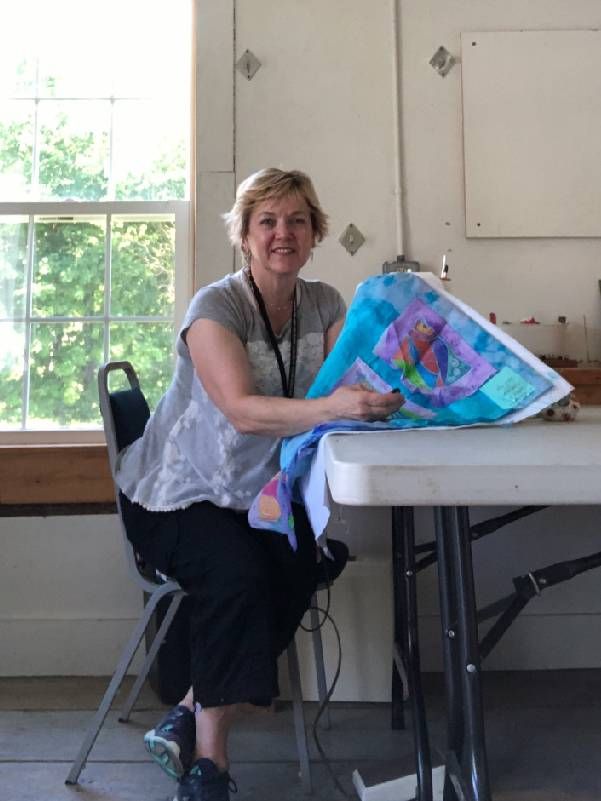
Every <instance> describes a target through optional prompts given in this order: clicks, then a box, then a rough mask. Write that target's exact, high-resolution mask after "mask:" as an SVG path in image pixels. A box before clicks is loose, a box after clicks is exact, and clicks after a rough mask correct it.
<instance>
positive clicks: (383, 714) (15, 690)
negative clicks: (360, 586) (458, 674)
mask: <svg viewBox="0 0 601 801" xmlns="http://www.w3.org/2000/svg"><path fill="white" fill-rule="evenodd" d="M105 684H106V681H104V680H102V679H89V678H85V679H81V678H64V679H0V801H171V799H172V798H173V795H174V792H175V785H174V783H173V782H171V781H170V780H169V779H168V778H167V777H166V776H164V774H163V773H162V772H161V771H160V770H159V769H158V768H157V767H156V766H155V765H154V764H153V763H152V762H151V761H150V760H149V758H148V757H147V754H146V752H145V751H144V749H143V746H142V735H143V733H144V731H145V730H146V729H148V728H150V727H151V725H152V724H153V723H154V722H155V721H156V720H157V719H158V718H160V717H161V715H162V714H163V711H164V709H165V708H164V707H163V706H162V705H161V704H160V703H159V702H158V701H157V700H156V697H155V696H154V694H153V693H152V691H151V690H150V689H145V691H144V693H143V694H142V696H141V698H140V700H139V701H138V705H137V708H136V710H135V711H134V714H133V716H132V719H131V721H130V723H128V724H120V723H118V721H117V718H116V712H111V713H110V715H109V717H108V719H107V721H106V723H105V726H104V728H103V730H102V731H101V734H100V736H99V738H98V741H97V743H96V745H95V747H94V748H93V750H92V752H91V755H90V759H89V761H88V764H87V766H86V768H85V769H84V771H83V773H82V776H81V780H80V784H79V786H78V787H66V786H65V784H64V780H65V777H66V775H67V773H68V771H69V768H70V764H71V760H72V759H73V758H74V756H75V753H76V751H77V748H78V746H79V743H80V742H81V739H82V737H83V732H84V730H85V727H86V724H87V722H88V720H89V718H90V713H91V710H93V709H94V708H95V705H96V704H97V702H98V700H99V699H100V697H101V695H102V692H103V691H104V687H105ZM426 689H427V703H428V714H429V719H430V725H431V733H432V740H433V745H434V749H435V753H436V752H438V753H439V750H438V751H437V749H442V748H444V731H445V724H444V702H443V698H442V691H441V682H440V677H439V676H427V677H426ZM484 695H485V709H486V719H487V741H488V752H489V763H490V773H491V781H492V786H493V794H494V799H495V801H599V799H601V767H600V765H601V759H600V754H601V670H587V671H549V672H536V673H530V672H528V673H524V672H520V673H487V674H485V687H484ZM307 707H308V718H309V720H311V719H312V718H311V714H312V713H314V711H315V705H312V704H308V705H307ZM332 723H333V727H332V729H331V730H330V731H329V732H322V733H321V735H320V741H321V743H322V745H323V748H324V749H325V751H326V753H327V755H328V757H329V759H330V760H331V763H332V766H333V769H334V771H335V773H336V775H337V776H338V777H339V778H340V781H341V782H342V784H343V786H344V787H345V788H346V789H347V792H348V794H349V797H350V798H356V795H355V794H354V791H353V788H352V784H351V779H350V777H351V773H352V770H353V769H354V768H359V769H360V770H361V772H362V774H363V775H364V776H365V778H366V779H367V783H368V784H369V783H370V780H375V779H376V777H377V778H382V777H386V776H389V777H392V776H393V775H395V773H396V775H399V774H402V773H404V772H413V770H412V768H411V749H412V742H411V734H410V732H405V731H391V730H390V727H389V708H388V706H387V705H385V704H335V705H333V707H332ZM312 754H313V758H314V760H315V761H314V762H313V778H314V784H315V788H316V789H315V794H314V795H313V799H315V801H326V799H327V801H342V799H343V796H342V794H341V793H340V792H338V791H337V790H336V789H335V788H334V786H333V784H332V780H331V778H330V776H329V775H328V773H327V771H326V770H325V768H324V766H323V765H322V764H321V763H320V762H319V760H318V758H317V756H316V754H317V752H316V750H315V748H314V747H312ZM231 756H232V768H231V773H232V775H233V777H234V778H235V779H236V781H237V783H238V788H239V792H238V794H237V795H235V796H232V801H234V799H235V800H236V801H271V800H272V799H274V800H275V799H278V801H281V799H285V800H286V801H301V799H304V798H306V796H305V795H304V793H303V792H302V788H301V786H300V783H299V780H298V765H297V763H296V745H295V740H294V732H293V726H292V716H291V710H290V709H289V707H287V706H286V705H282V706H281V708H279V709H278V710H277V711H276V712H262V713H258V714H254V715H249V716H247V717H246V718H245V719H243V720H242V721H241V724H240V726H239V728H238V730H237V731H236V732H235V733H234V735H233V737H232V741H231Z"/></svg>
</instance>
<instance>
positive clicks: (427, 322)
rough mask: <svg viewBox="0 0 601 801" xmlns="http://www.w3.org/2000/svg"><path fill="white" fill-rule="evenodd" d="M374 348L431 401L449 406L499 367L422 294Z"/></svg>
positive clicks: (405, 383) (415, 390)
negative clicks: (493, 365) (493, 364)
mask: <svg viewBox="0 0 601 801" xmlns="http://www.w3.org/2000/svg"><path fill="white" fill-rule="evenodd" d="M374 352H375V354H376V355H377V356H379V357H380V358H381V359H383V360H384V361H386V362H388V364H389V365H390V366H391V367H393V368H395V369H397V370H399V371H400V372H401V376H400V383H401V384H402V385H403V386H405V387H406V388H407V390H408V391H409V392H412V393H416V394H418V395H422V396H424V397H427V399H428V402H429V405H430V406H438V407H442V406H448V405H449V404H451V403H453V402H455V401H458V400H461V399H462V398H466V397H468V396H469V395H472V394H473V393H474V392H476V390H478V389H479V388H480V386H481V385H482V383H483V382H484V381H486V380H487V379H489V378H490V377H491V376H492V375H494V374H495V372H496V370H495V369H494V367H492V365H491V364H489V362H487V361H485V360H484V359H483V358H482V357H481V356H479V355H478V354H477V353H476V351H475V350H473V349H472V348H471V347H470V346H469V345H468V344H467V343H466V342H465V340H464V339H462V338H461V337H460V336H459V334H458V333H457V332H456V331H455V330H454V329H453V328H451V326H450V325H449V324H448V323H447V321H446V320H445V319H443V318H442V317H441V316H440V315H439V314H437V313H436V312H435V311H434V309H432V308H431V307H430V306H427V305H426V304H425V303H423V302H422V301H421V300H419V299H416V300H414V301H413V302H412V303H410V304H409V306H408V307H407V309H406V311H405V312H403V314H402V315H401V316H400V317H397V319H396V320H395V321H394V322H393V323H392V324H391V325H389V326H388V328H386V330H385V331H384V333H383V334H382V336H381V337H380V340H379V342H378V344H377V345H376V347H375V349H374Z"/></svg>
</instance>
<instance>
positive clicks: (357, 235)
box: [338, 223, 365, 256]
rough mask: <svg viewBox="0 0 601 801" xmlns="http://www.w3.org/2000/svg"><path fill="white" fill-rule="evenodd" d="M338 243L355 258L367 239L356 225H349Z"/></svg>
mask: <svg viewBox="0 0 601 801" xmlns="http://www.w3.org/2000/svg"><path fill="white" fill-rule="evenodd" d="M338 241H339V242H340V244H341V245H342V247H343V248H345V249H346V250H347V251H348V252H349V253H350V254H351V256H354V255H355V253H356V252H357V251H358V250H359V248H360V247H361V245H362V244H363V243H364V242H365V237H364V236H363V234H362V233H361V231H360V230H359V229H358V228H357V226H356V225H353V223H349V224H348V225H347V226H346V228H345V229H344V231H343V232H342V234H341V235H340V238H339V240H338Z"/></svg>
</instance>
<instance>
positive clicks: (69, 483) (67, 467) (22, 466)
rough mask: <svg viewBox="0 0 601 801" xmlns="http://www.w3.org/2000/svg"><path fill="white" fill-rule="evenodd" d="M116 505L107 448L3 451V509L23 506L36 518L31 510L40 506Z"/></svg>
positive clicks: (21, 447)
mask: <svg viewBox="0 0 601 801" xmlns="http://www.w3.org/2000/svg"><path fill="white" fill-rule="evenodd" d="M114 501H115V495H114V489H113V481H112V478H111V474H110V470H109V464H108V457H107V453H106V445H104V444H87V445H85V444H84V445H82V444H74V445H3V446H1V447H0V506H2V507H5V506H14V507H15V511H16V507H18V506H23V507H24V508H25V507H26V508H27V509H28V513H31V514H33V513H34V512H35V510H34V511H31V512H30V511H29V509H30V507H32V506H38V505H39V506H45V507H55V506H57V507H58V506H61V507H68V506H73V507H75V506H82V505H85V506H88V505H93V506H96V505H98V506H102V505H104V506H106V505H107V504H109V505H111V504H114ZM5 511H7V510H5ZM40 511H41V510H40ZM46 512H47V513H48V509H47V510H46ZM54 513H56V512H54Z"/></svg>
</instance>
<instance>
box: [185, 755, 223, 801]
mask: <svg viewBox="0 0 601 801" xmlns="http://www.w3.org/2000/svg"><path fill="white" fill-rule="evenodd" d="M230 790H231V791H232V792H233V793H237V792H238V788H237V787H236V782H235V781H234V780H233V779H232V778H231V777H230V774H229V773H228V772H227V771H223V772H221V771H220V770H219V769H218V768H217V765H215V763H214V762H212V761H211V760H210V759H198V760H197V761H196V762H195V763H194V764H193V765H192V767H191V768H190V770H189V771H188V773H186V775H185V776H183V777H182V778H181V779H180V780H179V784H178V788H177V794H176V796H175V798H174V799H173V801H230Z"/></svg>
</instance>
